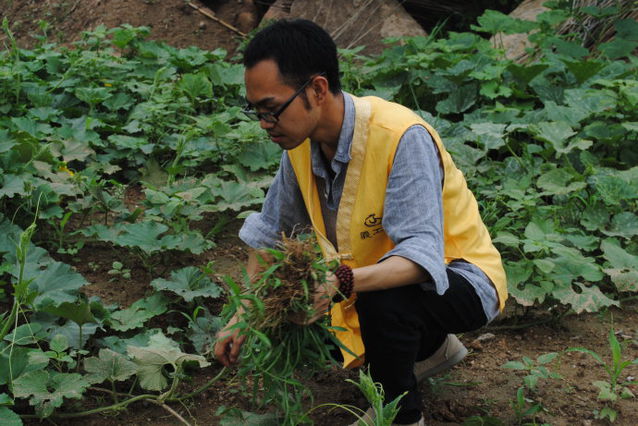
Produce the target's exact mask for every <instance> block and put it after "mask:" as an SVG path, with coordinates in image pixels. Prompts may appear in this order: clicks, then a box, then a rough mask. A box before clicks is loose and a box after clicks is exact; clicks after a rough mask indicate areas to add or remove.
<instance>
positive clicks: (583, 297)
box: [552, 283, 620, 314]
mask: <svg viewBox="0 0 638 426" xmlns="http://www.w3.org/2000/svg"><path fill="white" fill-rule="evenodd" d="M573 285H575V286H576V287H577V288H578V289H579V290H578V292H576V291H574V290H573V289H572V286H564V287H562V288H558V289H556V290H554V292H553V293H552V295H553V296H554V297H555V298H557V299H558V300H560V302H561V303H563V304H565V305H571V307H572V309H573V310H574V311H575V312H576V313H577V314H580V313H581V312H598V311H600V310H601V309H603V308H607V307H609V306H620V303H619V302H618V301H617V300H613V299H610V298H609V297H607V296H606V295H605V294H603V292H601V291H600V289H599V288H598V287H587V286H585V285H584V284H581V283H574V284H573Z"/></svg>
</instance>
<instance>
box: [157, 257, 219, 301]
mask: <svg viewBox="0 0 638 426" xmlns="http://www.w3.org/2000/svg"><path fill="white" fill-rule="evenodd" d="M151 286H152V287H154V288H156V289H157V290H166V291H171V292H173V293H176V294H178V295H180V296H181V297H182V298H183V299H184V300H186V301H187V302H192V301H193V299H194V298H196V297H219V295H220V294H221V289H220V288H219V286H218V285H217V284H215V283H214V282H213V281H211V279H210V278H208V277H207V276H206V274H204V273H203V272H202V271H200V270H199V269H198V268H196V267H194V266H188V267H186V268H182V269H179V270H177V271H173V272H171V278H170V279H169V280H165V279H163V278H157V279H155V280H153V281H152V282H151Z"/></svg>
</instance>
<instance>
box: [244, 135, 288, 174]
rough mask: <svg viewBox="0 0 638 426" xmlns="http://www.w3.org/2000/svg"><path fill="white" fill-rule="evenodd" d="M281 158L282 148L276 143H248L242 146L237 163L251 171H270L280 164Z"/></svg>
mask: <svg viewBox="0 0 638 426" xmlns="http://www.w3.org/2000/svg"><path fill="white" fill-rule="evenodd" d="M280 158H281V148H279V146H278V145H277V144H274V143H264V142H263V141H260V142H256V143H246V144H243V145H242V150H241V152H240V153H239V154H238V155H237V162H238V163H239V164H240V165H242V166H245V167H248V168H249V169H250V170H251V171H253V172H256V171H258V170H268V169H270V168H272V167H273V166H274V165H275V164H278V162H279V160H280Z"/></svg>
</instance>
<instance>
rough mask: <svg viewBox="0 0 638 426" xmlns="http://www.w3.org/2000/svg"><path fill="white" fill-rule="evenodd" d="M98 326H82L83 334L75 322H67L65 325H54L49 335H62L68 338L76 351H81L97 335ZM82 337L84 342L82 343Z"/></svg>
mask: <svg viewBox="0 0 638 426" xmlns="http://www.w3.org/2000/svg"><path fill="white" fill-rule="evenodd" d="M97 327H98V325H97V324H92V323H87V324H83V325H82V332H81V333H80V326H79V325H78V324H77V323H76V322H73V321H67V322H65V323H64V324H63V325H61V326H60V325H57V323H56V324H54V325H53V326H52V327H51V328H50V329H49V334H51V335H55V334H62V335H64V336H66V338H67V340H68V342H69V345H70V346H71V347H72V348H74V349H81V348H83V347H84V345H85V344H86V342H87V341H88V340H89V339H90V338H91V336H93V335H94V334H95V332H96V331H97ZM80 337H81V338H82V340H81V341H80Z"/></svg>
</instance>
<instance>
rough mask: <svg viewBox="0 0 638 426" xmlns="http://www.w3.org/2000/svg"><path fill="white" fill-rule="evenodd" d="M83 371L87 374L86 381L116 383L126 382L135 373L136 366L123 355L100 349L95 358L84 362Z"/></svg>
mask: <svg viewBox="0 0 638 426" xmlns="http://www.w3.org/2000/svg"><path fill="white" fill-rule="evenodd" d="M84 369H85V370H86V371H87V373H89V375H88V376H87V380H88V381H90V382H91V383H102V382H103V381H105V380H108V381H110V382H117V381H122V380H126V379H128V378H129V377H131V376H132V375H133V374H135V373H136V371H137V366H136V364H135V363H134V362H132V361H130V360H129V359H128V358H126V357H125V356H124V355H122V354H120V353H117V352H115V351H112V350H110V349H104V348H103V349H100V352H99V355H98V356H97V357H91V358H87V359H85V360H84Z"/></svg>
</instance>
